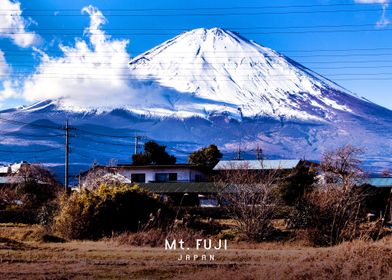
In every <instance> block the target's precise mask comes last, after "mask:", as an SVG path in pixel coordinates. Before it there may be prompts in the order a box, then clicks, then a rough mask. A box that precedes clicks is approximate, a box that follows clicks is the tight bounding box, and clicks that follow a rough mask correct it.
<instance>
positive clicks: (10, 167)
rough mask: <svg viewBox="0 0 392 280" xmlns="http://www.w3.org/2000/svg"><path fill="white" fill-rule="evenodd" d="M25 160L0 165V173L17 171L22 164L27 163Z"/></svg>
mask: <svg viewBox="0 0 392 280" xmlns="http://www.w3.org/2000/svg"><path fill="white" fill-rule="evenodd" d="M28 164H29V163H27V162H26V161H22V162H19V163H13V164H8V165H2V166H0V174H13V173H16V172H18V171H19V169H20V168H21V167H22V166H23V165H28Z"/></svg>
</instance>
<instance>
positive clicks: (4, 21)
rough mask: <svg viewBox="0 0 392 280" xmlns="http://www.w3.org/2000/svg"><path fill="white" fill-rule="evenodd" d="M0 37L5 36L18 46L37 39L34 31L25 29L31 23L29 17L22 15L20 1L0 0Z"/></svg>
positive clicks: (25, 45)
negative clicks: (25, 17)
mask: <svg viewBox="0 0 392 280" xmlns="http://www.w3.org/2000/svg"><path fill="white" fill-rule="evenodd" d="M0 10H1V11H0V37H6V38H10V39H12V40H13V42H14V43H15V44H16V45H18V46H20V47H23V48H25V47H28V46H31V45H33V44H35V43H36V42H37V41H38V36H37V35H36V34H35V33H34V32H28V31H26V27H27V26H28V25H30V24H31V22H32V21H31V20H30V19H24V18H23V17H22V10H21V9H20V2H12V1H9V0H0Z"/></svg>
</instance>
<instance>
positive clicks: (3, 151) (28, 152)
mask: <svg viewBox="0 0 392 280" xmlns="http://www.w3.org/2000/svg"><path fill="white" fill-rule="evenodd" d="M50 151H58V148H51V149H43V150H34V151H20V150H17V151H12V150H0V152H1V153H10V154H33V153H45V152H50Z"/></svg>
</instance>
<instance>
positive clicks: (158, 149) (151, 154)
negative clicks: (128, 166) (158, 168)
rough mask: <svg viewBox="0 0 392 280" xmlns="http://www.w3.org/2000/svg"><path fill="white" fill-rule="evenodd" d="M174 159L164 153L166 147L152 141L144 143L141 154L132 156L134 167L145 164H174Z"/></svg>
mask: <svg viewBox="0 0 392 280" xmlns="http://www.w3.org/2000/svg"><path fill="white" fill-rule="evenodd" d="M176 160H177V159H176V157H175V156H172V155H169V154H168V153H167V152H166V146H163V145H159V144H158V143H156V142H154V141H148V142H146V143H144V152H143V153H142V154H134V155H132V162H133V164H134V165H147V164H163V165H165V164H175V163H176Z"/></svg>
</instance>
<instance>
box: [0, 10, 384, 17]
mask: <svg viewBox="0 0 392 280" xmlns="http://www.w3.org/2000/svg"><path fill="white" fill-rule="evenodd" d="M119 12H122V13H121V14H113V13H111V14H110V15H107V16H110V17H125V16H127V17H128V16H133V17H184V16H257V15H292V14H324V13H358V12H380V9H379V8H377V9H359V8H357V9H339V10H337V9H334V10H311V11H281V12H275V11H272V12H271V11H269V12H265V11H262V12H257V11H251V12H220V13H218V12H214V13H171V14H162V13H161V14H147V13H144V14H140V13H123V12H124V11H122V10H119ZM0 16H10V17H20V15H19V14H12V13H3V14H0ZM23 16H25V17H29V16H30V17H86V15H85V14H61V13H59V14H53V13H51V14H34V13H30V14H28V13H26V14H23Z"/></svg>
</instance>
